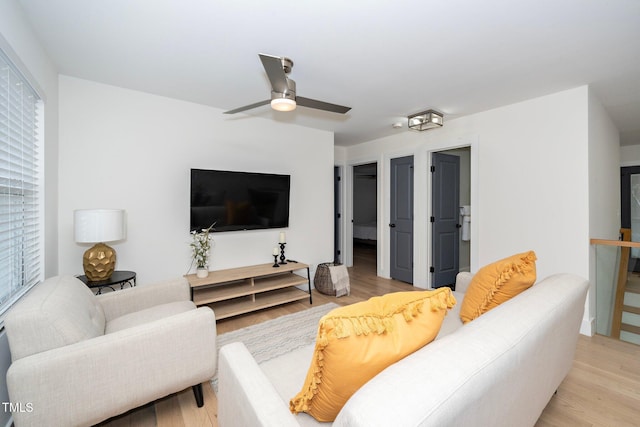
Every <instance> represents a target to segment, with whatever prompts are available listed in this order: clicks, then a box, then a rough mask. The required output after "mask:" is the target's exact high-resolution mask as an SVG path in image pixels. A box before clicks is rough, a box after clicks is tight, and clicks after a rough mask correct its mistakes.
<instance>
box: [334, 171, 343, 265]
mask: <svg viewBox="0 0 640 427" xmlns="http://www.w3.org/2000/svg"><path fill="white" fill-rule="evenodd" d="M340 180H341V178H340V168H339V167H338V166H334V167H333V262H335V263H336V264H340V263H341V261H340V258H341V257H340V218H342V214H341V213H340Z"/></svg>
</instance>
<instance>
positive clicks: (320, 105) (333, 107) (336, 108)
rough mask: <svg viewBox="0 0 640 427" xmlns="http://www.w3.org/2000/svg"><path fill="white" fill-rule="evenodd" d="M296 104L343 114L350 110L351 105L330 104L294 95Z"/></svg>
mask: <svg viewBox="0 0 640 427" xmlns="http://www.w3.org/2000/svg"><path fill="white" fill-rule="evenodd" d="M296 104H298V105H301V106H303V107H309V108H315V109H316V110H325V111H330V112H332V113H340V114H345V113H346V112H347V111H349V110H351V107H345V106H343V105H337V104H330V103H328V102H323V101H318V100H316V99H311V98H304V97H302V96H297V97H296Z"/></svg>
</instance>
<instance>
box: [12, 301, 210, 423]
mask: <svg viewBox="0 0 640 427" xmlns="http://www.w3.org/2000/svg"><path fill="white" fill-rule="evenodd" d="M119 292H120V291H118V292H116V293H119ZM215 369H216V324H215V316H214V313H213V311H212V310H211V309H210V308H208V307H202V308H199V309H194V310H190V311H187V312H184V313H180V314H176V315H174V316H171V317H168V318H165V319H161V320H157V321H153V322H149V323H146V324H143V325H140V326H136V327H132V328H128V329H124V330H121V331H118V332H114V333H112V334H107V335H102V336H99V337H96V338H92V339H89V340H85V341H81V342H78V343H75V344H72V345H68V346H65V347H59V348H56V349H53V350H49V351H45V352H42V353H38V354H34V355H32V356H27V357H24V358H22V359H19V360H17V361H15V362H13V364H12V365H11V366H10V367H9V370H8V371H7V386H8V389H9V396H10V399H11V402H21V403H22V404H27V403H30V404H31V408H32V411H31V412H29V411H24V412H16V413H14V414H13V416H14V420H15V422H16V425H47V426H70V425H93V424H96V423H98V422H100V421H102V420H105V419H107V418H109V417H112V416H115V415H118V414H121V413H124V412H126V411H128V410H130V409H133V408H136V407H138V406H141V405H143V404H146V403H148V402H151V401H153V400H156V399H159V398H161V397H164V396H167V395H169V394H171V393H174V392H177V391H181V390H183V389H185V388H187V387H191V386H193V385H197V384H200V383H202V382H203V381H207V380H208V379H210V378H211V377H213V375H214V374H215Z"/></svg>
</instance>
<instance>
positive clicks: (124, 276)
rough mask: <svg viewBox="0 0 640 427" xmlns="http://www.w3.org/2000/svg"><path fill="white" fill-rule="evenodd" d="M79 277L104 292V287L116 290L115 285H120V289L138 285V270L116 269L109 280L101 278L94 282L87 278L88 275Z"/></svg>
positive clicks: (89, 285)
mask: <svg viewBox="0 0 640 427" xmlns="http://www.w3.org/2000/svg"><path fill="white" fill-rule="evenodd" d="M78 279H80V280H82V281H83V282H84V283H85V284H86V285H87V286H88V287H90V288H98V293H97V294H96V295H100V294H101V293H102V289H103V288H109V289H111V290H112V291H115V288H114V286H117V285H120V289H124V286H125V285H129V287H130V288H132V287H134V286H135V285H136V272H135V271H114V272H113V274H112V275H111V277H109V278H108V279H107V280H100V281H97V282H92V281H90V280H89V279H87V276H85V275H82V276H78Z"/></svg>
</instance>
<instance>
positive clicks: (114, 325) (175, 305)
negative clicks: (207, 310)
mask: <svg viewBox="0 0 640 427" xmlns="http://www.w3.org/2000/svg"><path fill="white" fill-rule="evenodd" d="M195 309H196V305H195V304H194V303H193V302H191V301H176V302H170V303H167V304H161V305H157V306H155V307H150V308H147V309H145V310H140V311H136V312H133V313H129V314H125V315H124V316H120V317H117V318H115V319H113V320H112V321H110V322H107V326H106V328H105V333H106V334H111V333H113V332H117V331H121V330H123V329H127V328H132V327H134V326H138V325H142V324H145V323H149V322H153V321H154V320H160V319H165V318H167V317H169V316H173V315H175V314H179V313H184V312H186V311H189V310H195Z"/></svg>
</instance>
